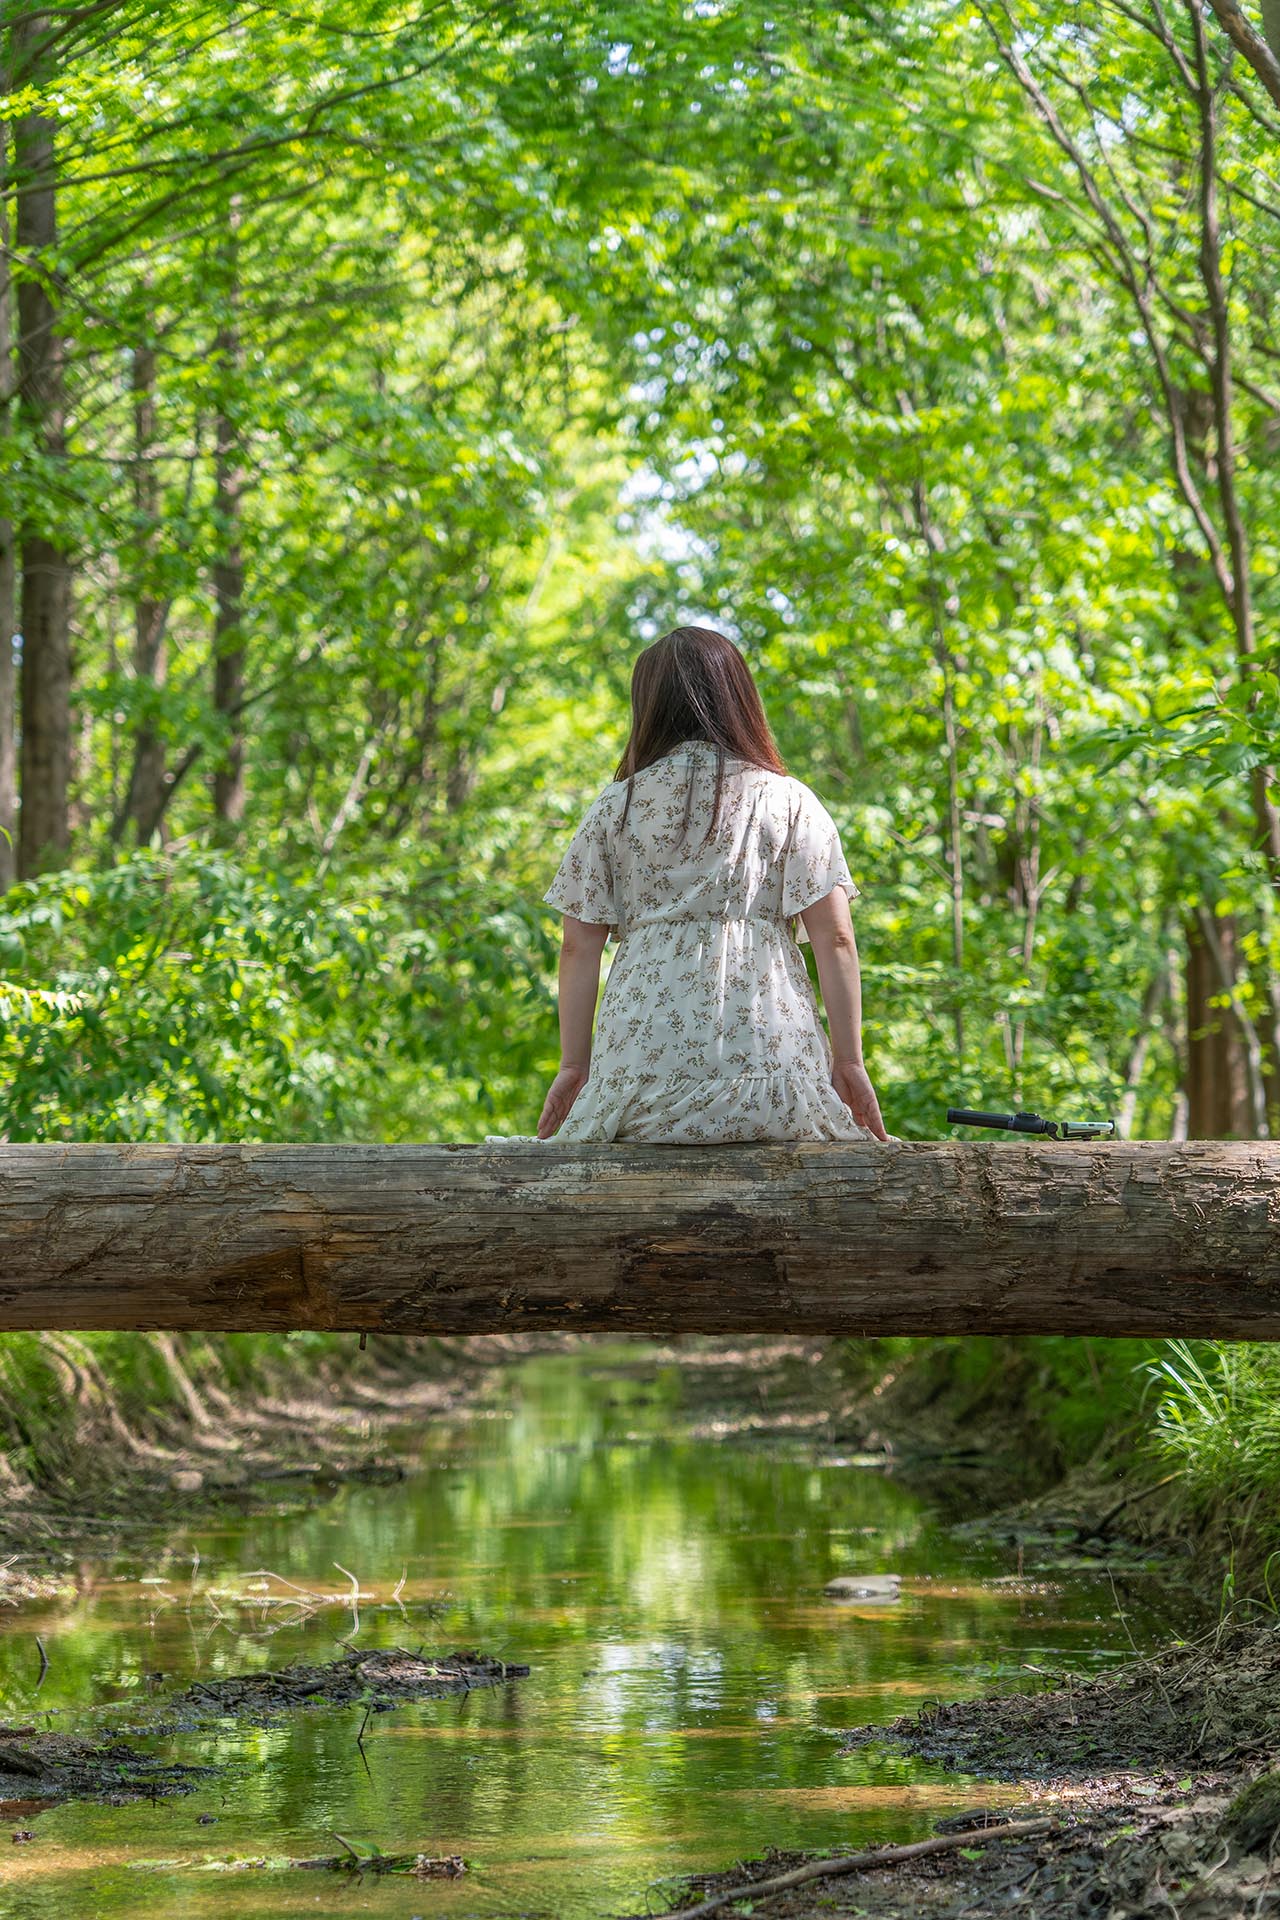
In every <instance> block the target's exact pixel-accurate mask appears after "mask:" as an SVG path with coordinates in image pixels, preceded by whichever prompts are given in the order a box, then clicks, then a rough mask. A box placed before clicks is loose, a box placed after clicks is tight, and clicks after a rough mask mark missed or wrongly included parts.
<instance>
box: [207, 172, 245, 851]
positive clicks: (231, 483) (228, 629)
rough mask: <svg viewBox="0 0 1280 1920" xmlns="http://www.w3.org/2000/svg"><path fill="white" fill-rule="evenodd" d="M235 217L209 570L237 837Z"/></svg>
mask: <svg viewBox="0 0 1280 1920" xmlns="http://www.w3.org/2000/svg"><path fill="white" fill-rule="evenodd" d="M236 225H237V215H236V210H235V208H234V207H233V208H232V212H231V235H230V238H229V240H228V243H227V246H226V249H225V253H224V259H225V261H226V264H227V269H228V272H227V287H226V292H225V298H226V302H227V317H226V319H225V320H224V322H223V324H222V326H221V327H219V329H218V335H217V339H216V340H215V342H214V359H215V364H216V366H217V377H218V406H217V413H216V416H215V419H214V453H213V460H214V517H215V520H216V523H217V528H218V558H217V560H216V561H215V562H214V568H213V598H214V616H213V704H214V708H215V710H216V712H217V713H219V714H220V715H221V716H222V718H223V719H224V720H225V722H226V727H227V733H226V743H225V745H224V747H223V751H222V757H221V759H220V761H219V763H218V766H217V767H216V769H215V771H214V776H213V806H214V812H215V813H216V814H217V816H218V819H219V821H220V822H221V823H222V824H223V826H224V827H226V828H230V829H234V828H236V827H238V826H239V824H240V822H241V820H242V819H243V818H244V803H245V776H244V718H243V703H244V686H245V646H244V627H243V620H244V554H243V549H242V547H241V536H240V500H241V494H242V492H243V486H244V482H243V475H242V473H241V470H240V449H239V437H238V434H237V432H236V424H235V420H234V417H233V411H234V407H235V392H236V384H237V377H238V374H239V371H240V333H239V328H238V326H237V324H236V318H235V305H236V247H235V229H236Z"/></svg>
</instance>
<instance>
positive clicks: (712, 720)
mask: <svg viewBox="0 0 1280 1920" xmlns="http://www.w3.org/2000/svg"><path fill="white" fill-rule="evenodd" d="M685 740H706V741H707V742H708V743H709V744H710V745H711V746H713V747H714V748H715V750H716V791H715V805H714V807H713V809H712V814H711V823H710V825H709V826H708V828H707V834H708V835H710V834H711V833H712V832H713V831H714V829H715V825H716V822H717V821H718V820H719V818H720V792H721V788H722V786H723V784H724V763H725V756H726V754H730V753H732V754H736V755H737V757H738V758H739V759H740V760H746V761H748V762H749V763H750V764H751V765H752V766H753V767H763V768H765V769H766V770H767V771H768V772H770V773H783V774H785V772H786V767H785V766H784V765H783V763H782V756H781V754H780V753H779V752H778V749H777V746H776V745H775V743H774V738H773V734H772V732H771V730H770V727H769V722H768V720H767V719H766V717H765V711H764V707H763V706H762V705H761V701H760V695H759V694H758V693H757V691H756V683H755V681H754V680H753V679H752V678H751V669H750V667H749V666H748V665H747V663H746V661H745V660H744V659H743V657H742V655H741V654H740V653H739V651H738V649H737V648H736V647H735V646H734V644H733V642H732V640H728V639H726V638H725V636H724V634H722V633H717V632H716V631H715V629H714V627H674V628H673V629H672V631H671V632H670V633H664V634H663V636H662V638H661V640H655V641H654V642H653V644H652V646H648V647H646V648H645V649H644V651H643V652H642V653H640V654H638V655H637V657H636V663H635V666H634V667H633V668H632V672H631V737H630V739H629V740H628V741H627V745H626V751H625V752H624V754H623V756H622V758H621V760H620V761H619V762H618V771H617V772H616V773H615V774H614V776H613V777H614V779H615V780H625V781H626V783H627V798H626V804H625V805H624V806H623V809H622V817H621V819H620V820H619V822H618V825H619V827H622V826H624V825H625V824H626V819H627V815H628V813H629V812H630V811H631V795H632V792H633V789H634V784H635V776H636V775H637V774H638V773H640V772H641V771H642V770H643V769H644V768H645V767H651V766H652V765H653V763H654V761H655V760H661V759H662V758H663V756H664V755H665V754H668V753H670V752H671V751H672V749H673V748H674V747H678V746H679V745H680V744H681V742H682V741H685ZM692 793H693V777H692V770H691V772H690V780H689V790H688V793H687V794H686V796H685V814H684V821H685V826H686V827H687V826H688V824H689V807H690V802H691V798H692Z"/></svg>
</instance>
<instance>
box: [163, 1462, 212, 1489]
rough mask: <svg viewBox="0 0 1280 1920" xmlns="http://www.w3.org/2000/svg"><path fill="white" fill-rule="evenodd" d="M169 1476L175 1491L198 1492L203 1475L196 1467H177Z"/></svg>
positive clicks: (201, 1484)
mask: <svg viewBox="0 0 1280 1920" xmlns="http://www.w3.org/2000/svg"><path fill="white" fill-rule="evenodd" d="M169 1478H170V1481H171V1483H172V1485H173V1489H174V1491H175V1493H199V1491H200V1489H201V1487H202V1486H203V1485H204V1475H203V1474H202V1473H201V1471H200V1469H199V1468H198V1467H179V1468H178V1470H177V1472H176V1473H172V1474H170V1476H169Z"/></svg>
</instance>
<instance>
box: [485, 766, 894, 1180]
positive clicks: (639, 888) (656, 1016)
mask: <svg viewBox="0 0 1280 1920" xmlns="http://www.w3.org/2000/svg"><path fill="white" fill-rule="evenodd" d="M715 775H716V748H715V747H714V746H713V745H712V744H711V743H710V742H709V741H705V740H687V741H685V742H684V743H683V744H682V745H681V746H679V747H677V748H676V749H675V750H674V751H673V752H671V753H669V754H667V755H666V756H665V757H664V758H663V759H661V760H658V761H656V762H655V763H654V764H653V765H652V766H649V767H646V768H644V769H643V771H642V772H640V773H638V774H637V775H636V776H635V781H634V791H633V793H632V799H631V810H630V813H629V815H628V817H627V821H626V825H625V826H623V825H621V816H622V810H623V804H624V802H625V800H626V794H627V788H626V782H625V781H621V780H615V781H613V782H611V784H610V785H609V786H607V787H606V788H605V789H604V792H603V793H602V794H601V795H600V796H599V798H598V799H597V800H596V801H595V802H594V803H593V805H592V806H591V807H590V808H589V810H588V812H587V813H586V815H585V817H584V818H583V820H582V822H581V824H580V825H579V827H578V829H577V831H576V833H575V834H574V835H573V838H572V839H571V841H570V842H569V845H568V847H567V849H566V851H565V855H564V858H563V859H562V861H561V862H560V867H559V870H558V872H557V873H556V877H555V879H554V880H553V881H552V883H551V885H550V887H549V888H548V889H547V891H546V893H544V894H543V896H542V897H543V899H544V900H545V901H547V902H548V904H549V905H551V906H553V907H559V908H560V909H561V911H562V912H564V913H566V914H569V915H571V916H572V917H573V918H574V919H576V920H585V921H589V922H592V923H594V924H596V925H606V924H607V925H608V926H609V927H610V929H611V930H612V933H613V934H614V935H616V938H617V941H618V945H617V948H616V950H615V953H614V956H613V963H612V966H611V967H610V970H609V975H608V979H607V980H606V982H605V989H604V994H603V996H602V998H601V1001H600V1007H599V1011H598V1013H597V1016H596V1030H595V1041H594V1045H593V1049H592V1058H591V1069H590V1073H589V1076H588V1079H587V1081H586V1084H585V1086H584V1087H583V1088H582V1090H581V1092H580V1093H579V1094H578V1097H577V1099H576V1100H575V1101H574V1104H573V1106H572V1108H571V1109H570V1111H569V1113H568V1115H567V1117H566V1119H565V1120H564V1122H563V1124H562V1125H561V1127H560V1129H559V1131H558V1132H557V1133H556V1134H554V1135H552V1136H551V1137H552V1138H553V1139H555V1140H558V1141H574V1140H646V1141H656V1142H664V1143H690V1142H701V1143H713V1142H721V1141H733V1140H869V1139H871V1138H872V1135H871V1134H870V1133H868V1132H867V1130H866V1129H865V1128H864V1127H861V1126H859V1125H858V1123H857V1121H855V1120H854V1118H853V1115H852V1114H851V1113H850V1111H849V1109H848V1107H846V1106H845V1104H844V1102H843V1101H842V1100H841V1098H840V1096H839V1094H837V1092H836V1090H835V1088H834V1087H833V1086H832V1084H831V1063H832V1056H831V1046H830V1042H829V1041H828V1039H827V1035H826V1031H825V1029H824V1027H823V1025H822V1021H821V1018H820V1016H819V1013H818V1004H817V998H816V995H815V993H814V990H813V986H812V984H811V982H810V979H809V974H808V970H807V969H806V967H805V963H804V959H803V957H802V955H801V953H800V947H799V944H798V943H799V942H800V941H803V940H806V939H807V938H808V936H807V935H806V933H805V931H804V926H803V923H802V922H801V921H800V920H799V919H798V917H797V916H798V915H799V914H800V913H801V912H802V911H803V909H804V908H806V907H810V906H813V905H814V903H815V902H816V901H818V900H822V899H825V897H826V896H827V894H829V893H830V892H831V891H832V890H833V888H835V887H843V888H844V891H845V893H846V894H847V895H848V896H849V898H850V899H851V900H852V899H854V898H855V897H856V895H857V892H858V889H857V887H856V886H855V885H854V882H853V880H852V878H851V877H850V874H849V869H848V867H847V866H846V864H845V858H844V853H843V851H842V849H841V845H840V835H839V832H838V830H837V828H836V824H835V822H834V820H833V819H832V818H831V815H830V814H829V813H828V812H827V810H826V808H825V807H824V806H823V804H822V802H821V801H820V800H819V799H818V797H817V795H816V794H815V793H813V792H812V790H811V789H810V788H809V787H807V786H805V785H804V783H803V782H802V781H800V780H795V779H793V778H791V777H790V776H789V775H783V774H776V773H770V772H768V771H767V770H766V769H764V768H761V767H756V766H753V765H752V764H751V763H750V762H748V761H745V760H742V759H739V758H738V757H737V756H735V755H732V754H726V756H725V759H724V774H723V786H722V790H721V800H720V818H719V822H718V824H717V825H716V826H715V828H714V830H713V831H712V832H711V833H710V835H709V836H708V832H707V829H708V827H709V825H710V822H711V815H712V805H713V800H714V795H715ZM686 813H687V818H688V824H687V827H686V825H685V821H686ZM536 1137H537V1136H536V1135H528V1134H486V1136H485V1138H486V1140H491V1141H496V1140H504V1139H517V1140H524V1139H532V1138H536Z"/></svg>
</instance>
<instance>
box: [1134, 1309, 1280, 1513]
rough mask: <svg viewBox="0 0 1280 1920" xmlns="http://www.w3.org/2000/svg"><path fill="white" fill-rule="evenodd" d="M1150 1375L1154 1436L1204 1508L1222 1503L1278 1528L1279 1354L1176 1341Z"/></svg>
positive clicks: (1258, 1348)
mask: <svg viewBox="0 0 1280 1920" xmlns="http://www.w3.org/2000/svg"><path fill="white" fill-rule="evenodd" d="M1150 1374H1151V1377H1152V1379H1153V1381H1154V1382H1155V1384H1156V1386H1157V1387H1158V1388H1159V1390H1160V1397H1159V1400H1158V1401H1157V1403H1156V1408H1155V1421H1154V1430H1153V1439H1154V1443H1155V1446H1156V1448H1157V1450H1158V1452H1159V1454H1160V1455H1161V1456H1162V1457H1163V1458H1164V1459H1166V1460H1167V1461H1168V1462H1169V1463H1170V1464H1171V1465H1172V1466H1174V1467H1176V1468H1178V1469H1179V1470H1180V1471H1181V1473H1182V1476H1183V1484H1184V1486H1185V1488H1186V1491H1187V1495H1188V1498H1189V1499H1190V1500H1191V1501H1192V1502H1193V1503H1194V1505H1195V1506H1196V1507H1197V1508H1198V1509H1199V1510H1200V1511H1201V1512H1209V1511H1212V1509H1213V1508H1214V1507H1215V1506H1221V1507H1223V1508H1225V1509H1226V1510H1227V1511H1228V1512H1234V1513H1238V1514H1240V1515H1246V1514H1247V1515H1251V1516H1252V1517H1253V1519H1254V1520H1255V1522H1256V1523H1259V1524H1260V1525H1261V1527H1262V1529H1263V1530H1264V1531H1266V1532H1268V1533H1272V1534H1277V1535H1280V1354H1278V1353H1277V1352H1276V1350H1275V1348H1274V1347H1271V1346H1264V1345H1246V1344H1243V1343H1229V1344H1214V1343H1210V1342H1207V1341H1204V1342H1196V1343H1192V1342H1189V1341H1184V1340H1175V1341H1171V1342H1170V1343H1169V1350H1168V1352H1167V1353H1166V1354H1164V1355H1163V1356H1162V1357H1161V1358H1160V1359H1159V1360H1156V1361H1154V1362H1152V1364H1151V1366H1150Z"/></svg>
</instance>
